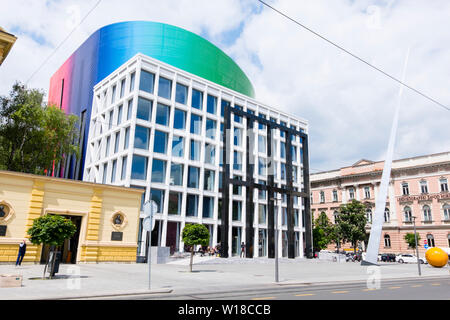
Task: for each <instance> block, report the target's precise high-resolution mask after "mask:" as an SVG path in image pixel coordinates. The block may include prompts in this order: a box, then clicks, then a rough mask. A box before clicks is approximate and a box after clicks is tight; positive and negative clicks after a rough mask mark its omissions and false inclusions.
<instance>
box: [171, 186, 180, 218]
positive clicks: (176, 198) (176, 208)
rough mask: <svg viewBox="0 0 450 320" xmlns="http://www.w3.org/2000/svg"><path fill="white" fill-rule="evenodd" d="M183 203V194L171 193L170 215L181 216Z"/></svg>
mask: <svg viewBox="0 0 450 320" xmlns="http://www.w3.org/2000/svg"><path fill="white" fill-rule="evenodd" d="M182 201H183V194H182V193H181V192H175V191H170V192H169V208H168V214H170V215H181V204H182Z"/></svg>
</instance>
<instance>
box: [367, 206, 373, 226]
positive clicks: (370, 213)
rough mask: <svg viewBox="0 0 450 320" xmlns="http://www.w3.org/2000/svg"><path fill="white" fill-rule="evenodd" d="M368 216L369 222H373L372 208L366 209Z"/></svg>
mask: <svg viewBox="0 0 450 320" xmlns="http://www.w3.org/2000/svg"><path fill="white" fill-rule="evenodd" d="M366 218H367V222H368V223H372V210H371V209H367V210H366Z"/></svg>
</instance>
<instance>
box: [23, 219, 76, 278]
mask: <svg viewBox="0 0 450 320" xmlns="http://www.w3.org/2000/svg"><path fill="white" fill-rule="evenodd" d="M76 230H77V228H76V226H75V225H74V224H73V223H72V221H70V220H69V219H66V218H64V217H62V216H58V215H49V214H48V215H45V216H41V217H39V218H36V219H34V221H33V225H32V226H31V228H30V229H28V232H27V233H28V235H29V236H30V241H31V243H32V244H35V245H40V244H43V245H50V246H55V247H59V246H61V245H62V244H63V243H64V240H66V239H69V238H71V237H72V236H73V235H74V233H75V232H76ZM46 260H47V264H48V257H47V259H46ZM47 264H46V265H45V268H44V276H43V277H45V271H46V269H47ZM53 267H54V259H53V263H52V265H51V269H50V277H51V275H52V274H53Z"/></svg>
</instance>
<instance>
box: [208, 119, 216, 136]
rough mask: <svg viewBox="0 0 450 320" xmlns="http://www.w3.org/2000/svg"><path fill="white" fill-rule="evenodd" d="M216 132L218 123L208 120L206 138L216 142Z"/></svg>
mask: <svg viewBox="0 0 450 320" xmlns="http://www.w3.org/2000/svg"><path fill="white" fill-rule="evenodd" d="M216 130H217V125H216V121H214V120H212V119H208V118H206V137H207V138H209V139H213V140H214V139H215V138H216Z"/></svg>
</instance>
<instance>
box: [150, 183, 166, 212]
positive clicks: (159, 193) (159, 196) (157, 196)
mask: <svg viewBox="0 0 450 320" xmlns="http://www.w3.org/2000/svg"><path fill="white" fill-rule="evenodd" d="M150 199H151V200H153V201H155V202H156V204H157V205H158V213H163V212H164V190H159V189H151V190H150Z"/></svg>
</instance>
